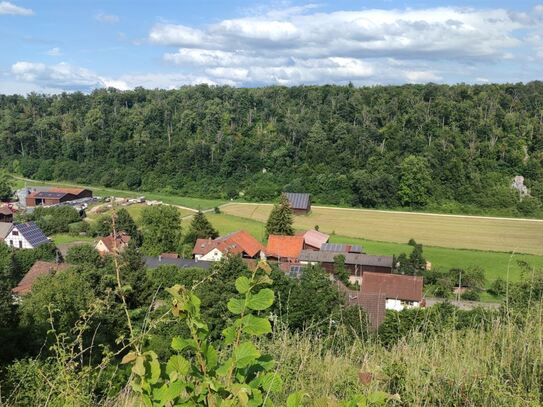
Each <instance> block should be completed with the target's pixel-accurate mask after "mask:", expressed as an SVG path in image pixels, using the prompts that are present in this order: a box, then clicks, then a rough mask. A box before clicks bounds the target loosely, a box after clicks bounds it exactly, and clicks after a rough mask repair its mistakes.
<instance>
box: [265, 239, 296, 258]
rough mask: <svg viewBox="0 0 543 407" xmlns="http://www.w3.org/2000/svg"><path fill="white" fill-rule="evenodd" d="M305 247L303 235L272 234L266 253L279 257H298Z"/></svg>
mask: <svg viewBox="0 0 543 407" xmlns="http://www.w3.org/2000/svg"><path fill="white" fill-rule="evenodd" d="M303 247H304V237H303V236H279V235H270V236H269V237H268V247H267V248H266V255H268V256H272V257H277V258H284V257H286V258H290V259H298V258H299V257H300V253H301V252H302V249H303Z"/></svg>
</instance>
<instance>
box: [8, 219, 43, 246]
mask: <svg viewBox="0 0 543 407" xmlns="http://www.w3.org/2000/svg"><path fill="white" fill-rule="evenodd" d="M13 227H14V228H16V229H17V230H18V231H19V233H20V234H21V235H23V237H24V238H25V239H26V240H28V243H30V244H31V245H32V247H38V246H41V245H42V244H46V243H50V241H49V239H48V238H47V236H45V234H44V233H43V232H42V230H41V229H40V228H39V227H38V225H36V224H35V223H34V222H27V223H21V224H17V225H13Z"/></svg>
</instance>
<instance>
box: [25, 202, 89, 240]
mask: <svg viewBox="0 0 543 407" xmlns="http://www.w3.org/2000/svg"><path fill="white" fill-rule="evenodd" d="M27 219H28V220H32V221H34V222H36V224H37V225H38V226H39V227H40V229H41V230H43V232H44V233H45V234H46V235H52V234H54V233H64V232H68V231H69V230H70V224H72V223H75V222H78V221H80V220H81V217H80V216H79V212H78V211H77V210H76V209H75V208H73V207H71V206H66V205H61V206H52V207H48V208H45V207H41V206H39V207H37V208H36V209H35V210H34V211H33V212H32V213H31V214H30V215H28V216H27Z"/></svg>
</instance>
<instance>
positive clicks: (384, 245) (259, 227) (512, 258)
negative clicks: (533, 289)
mask: <svg viewBox="0 0 543 407" xmlns="http://www.w3.org/2000/svg"><path fill="white" fill-rule="evenodd" d="M225 209H226V208H225ZM206 216H207V217H208V219H209V220H210V221H211V223H212V224H213V226H214V227H215V228H216V229H217V230H218V231H219V232H220V233H221V234H225V233H229V232H233V231H235V230H240V229H244V230H246V231H247V232H249V233H251V234H252V235H253V236H255V237H256V238H257V239H259V240H261V241H263V240H264V223H262V222H259V221H256V220H254V219H247V218H242V217H238V216H233V215H229V214H226V213H222V214H220V215H216V214H207V215H206ZM188 222H189V221H188V220H186V221H185V223H186V224H188ZM300 230H303V229H300ZM336 232H339V230H336ZM330 241H331V242H337V243H347V242H351V243H356V244H360V245H362V246H363V247H364V249H365V250H366V252H367V253H368V254H381V255H389V256H392V255H399V254H401V253H410V252H411V250H412V248H411V246H409V245H407V244H405V243H394V242H378V241H373V240H367V239H360V238H353V237H349V236H343V235H333V236H332V237H331V238H330ZM424 256H425V257H426V259H427V260H428V261H430V262H431V263H432V267H433V268H434V269H444V270H448V269H451V268H455V267H457V268H464V269H466V268H469V267H472V266H479V267H482V268H483V269H484V270H485V273H486V276H487V282H488V284H490V283H492V281H493V280H495V279H496V278H498V277H501V278H503V279H508V280H509V281H518V280H519V279H520V273H521V267H520V266H519V264H518V262H519V261H524V262H526V263H528V264H530V265H531V266H532V267H535V268H536V269H543V256H536V255H529V254H514V255H511V254H509V253H503V252H502V253H500V252H491V251H479V250H466V249H453V248H444V247H433V246H427V245H426V246H424Z"/></svg>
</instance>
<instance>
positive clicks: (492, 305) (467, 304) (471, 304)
mask: <svg viewBox="0 0 543 407" xmlns="http://www.w3.org/2000/svg"><path fill="white" fill-rule="evenodd" d="M446 301H447V300H445V299H443V298H426V306H427V307H431V306H432V305H435V304H440V303H443V302H446ZM449 302H450V303H451V304H452V305H454V306H456V307H458V308H460V309H463V310H468V311H469V310H472V309H474V308H478V307H481V308H485V309H490V310H496V309H498V308H500V306H501V304H500V303H497V302H479V301H449Z"/></svg>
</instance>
